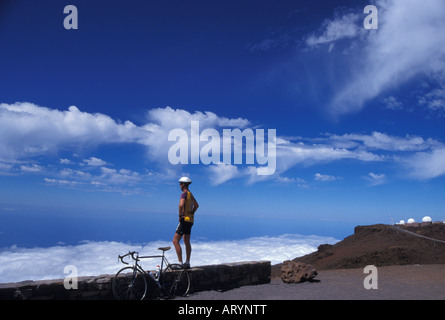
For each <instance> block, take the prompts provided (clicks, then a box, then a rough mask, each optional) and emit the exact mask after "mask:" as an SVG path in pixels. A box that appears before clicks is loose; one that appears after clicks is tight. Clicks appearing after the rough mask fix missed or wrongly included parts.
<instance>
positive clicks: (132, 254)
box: [117, 251, 139, 264]
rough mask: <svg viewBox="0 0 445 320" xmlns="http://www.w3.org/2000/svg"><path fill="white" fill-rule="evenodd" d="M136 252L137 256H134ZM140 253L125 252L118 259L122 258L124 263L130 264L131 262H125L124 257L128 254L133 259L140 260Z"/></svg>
mask: <svg viewBox="0 0 445 320" xmlns="http://www.w3.org/2000/svg"><path fill="white" fill-rule="evenodd" d="M135 254H136V258H135V257H134V255H135ZM138 255H139V253H138V252H136V251H129V252H128V253H127V254H124V255H123V256H121V255H119V256H118V257H117V260H120V261H121V262H122V263H123V264H130V263H128V262H125V261H124V258H125V257H126V256H131V258H132V259H133V260H135V261H138V260H139V257H138Z"/></svg>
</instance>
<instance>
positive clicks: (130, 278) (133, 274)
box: [112, 267, 147, 300]
mask: <svg viewBox="0 0 445 320" xmlns="http://www.w3.org/2000/svg"><path fill="white" fill-rule="evenodd" d="M112 291H113V295H114V297H115V298H116V299H118V300H143V299H144V298H145V295H146V294H147V279H146V278H145V276H144V274H143V273H142V272H141V271H139V270H138V269H136V268H135V267H125V268H122V269H121V270H119V271H118V273H116V275H115V276H114V279H113V284H112Z"/></svg>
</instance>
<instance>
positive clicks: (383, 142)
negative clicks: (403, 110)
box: [329, 132, 440, 151]
mask: <svg viewBox="0 0 445 320" xmlns="http://www.w3.org/2000/svg"><path fill="white" fill-rule="evenodd" d="M329 139H330V140H331V141H332V143H333V144H334V145H337V146H347V147H349V148H351V147H360V146H361V147H363V148H365V149H369V150H384V151H420V150H426V149H429V148H431V147H432V146H434V145H438V144H440V143H439V142H438V141H435V140H433V139H427V140H425V139H423V138H422V137H419V136H411V135H406V136H405V137H397V136H390V135H388V134H386V133H382V132H372V133H371V134H370V135H364V134H344V135H341V136H339V135H331V136H330V137H329Z"/></svg>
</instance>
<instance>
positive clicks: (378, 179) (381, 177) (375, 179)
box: [365, 172, 387, 186]
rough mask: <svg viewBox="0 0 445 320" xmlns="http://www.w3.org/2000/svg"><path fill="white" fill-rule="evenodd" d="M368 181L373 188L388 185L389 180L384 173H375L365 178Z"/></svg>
mask: <svg viewBox="0 0 445 320" xmlns="http://www.w3.org/2000/svg"><path fill="white" fill-rule="evenodd" d="M365 178H366V179H367V180H368V181H370V183H371V186H378V185H381V184H384V183H386V181H387V178H386V175H385V174H383V173H373V172H370V173H369V174H368V176H367V177H365Z"/></svg>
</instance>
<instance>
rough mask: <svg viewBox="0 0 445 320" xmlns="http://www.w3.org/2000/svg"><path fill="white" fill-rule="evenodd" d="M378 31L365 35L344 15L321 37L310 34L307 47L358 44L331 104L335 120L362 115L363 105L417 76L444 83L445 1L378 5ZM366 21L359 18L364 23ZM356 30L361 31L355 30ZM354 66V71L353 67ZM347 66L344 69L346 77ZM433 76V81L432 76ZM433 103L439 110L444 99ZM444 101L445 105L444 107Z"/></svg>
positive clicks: (381, 0) (397, 0) (381, 1)
mask: <svg viewBox="0 0 445 320" xmlns="http://www.w3.org/2000/svg"><path fill="white" fill-rule="evenodd" d="M373 2H374V3H373V4H375V6H376V7H377V8H378V10H379V11H378V15H379V26H378V27H379V29H378V30H365V29H364V28H363V25H361V23H358V24H356V25H355V24H353V22H354V21H355V20H354V19H353V18H354V15H351V14H350V13H349V14H344V15H343V16H342V17H338V16H336V17H334V18H333V19H331V20H329V21H327V22H325V23H324V24H323V33H322V34H321V35H320V36H314V35H311V36H309V38H308V39H307V40H306V42H307V45H308V46H314V45H318V44H323V43H329V44H330V45H332V44H333V43H335V41H337V40H339V39H344V38H350V39H352V41H360V45H355V49H354V52H355V56H351V57H350V59H349V63H350V64H351V68H349V69H350V70H354V71H352V72H351V73H348V74H347V77H343V78H344V79H345V83H344V85H343V87H341V88H340V90H336V92H337V93H336V95H335V96H334V98H333V99H332V102H331V104H330V107H331V110H332V111H333V113H334V114H335V115H341V114H346V113H350V112H354V111H359V110H361V109H362V108H363V107H364V104H365V103H366V102H367V101H368V100H370V99H373V98H375V97H377V96H379V95H380V94H382V93H384V92H385V91H386V90H388V89H393V88H397V87H399V86H401V85H403V84H404V83H406V82H407V81H409V80H411V79H412V78H413V77H414V76H417V75H421V76H424V75H432V78H434V77H439V79H440V81H442V82H443V80H444V79H445V63H443V61H444V58H445V46H444V45H443V43H445V32H443V24H444V23H445V18H444V17H445V16H444V12H445V2H444V1H442V0H429V1H427V2H422V1H418V0H376V1H373ZM364 17H365V16H364V15H363V16H360V19H359V20H360V22H361V18H364ZM357 25H358V26H360V30H361V31H358V30H357ZM352 64H353V66H352ZM345 70H348V68H347V67H345V68H342V70H341V72H342V73H343V74H344V73H345ZM433 75H434V76H433ZM436 95H437V97H438V98H439V99H430V100H429V106H430V107H432V108H437V107H441V106H442V105H443V104H442V102H443V100H442V99H441V98H440V97H441V94H440V92H436ZM441 101H442V102H441Z"/></svg>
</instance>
